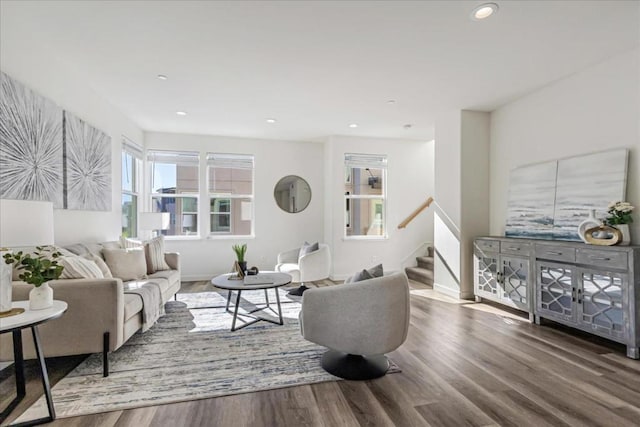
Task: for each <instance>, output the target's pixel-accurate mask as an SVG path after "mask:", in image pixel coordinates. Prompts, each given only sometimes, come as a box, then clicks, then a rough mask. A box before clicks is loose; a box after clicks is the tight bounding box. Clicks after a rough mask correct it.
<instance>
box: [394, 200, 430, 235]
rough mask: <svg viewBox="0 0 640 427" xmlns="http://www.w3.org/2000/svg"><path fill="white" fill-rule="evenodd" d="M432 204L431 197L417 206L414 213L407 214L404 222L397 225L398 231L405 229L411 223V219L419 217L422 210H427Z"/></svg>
mask: <svg viewBox="0 0 640 427" xmlns="http://www.w3.org/2000/svg"><path fill="white" fill-rule="evenodd" d="M432 202H433V197H429V198H428V199H427V200H425V201H424V203H423V204H421V205H420V206H418V207H417V208H416V210H415V211H413V212H411V214H409V216H408V217H406V218H405V219H404V221H402V222H401V223H400V224H398V229H401V228H406V226H407V225H408V224H409V223H410V222H411V221H413V219H414V218H415V217H417V216H418V215H420V212H422V211H423V210H425V209H427V208H428V207H429V205H430V204H431V203H432Z"/></svg>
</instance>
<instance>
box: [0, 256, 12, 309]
mask: <svg viewBox="0 0 640 427" xmlns="http://www.w3.org/2000/svg"><path fill="white" fill-rule="evenodd" d="M8 253H10V252H9V251H0V313H5V312H7V311H11V292H12V291H13V286H12V285H11V275H12V273H13V264H7V263H5V262H4V258H3V256H4V254H8Z"/></svg>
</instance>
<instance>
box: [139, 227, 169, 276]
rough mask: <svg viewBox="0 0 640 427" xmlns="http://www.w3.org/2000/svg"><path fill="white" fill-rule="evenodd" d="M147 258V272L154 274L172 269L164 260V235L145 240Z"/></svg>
mask: <svg viewBox="0 0 640 427" xmlns="http://www.w3.org/2000/svg"><path fill="white" fill-rule="evenodd" d="M144 252H145V258H146V260H147V274H153V273H155V272H156V271H161V270H171V267H169V266H168V265H167V262H166V261H165V260H164V236H163V235H160V236H158V237H154V238H153V239H151V240H149V241H148V242H145V244H144Z"/></svg>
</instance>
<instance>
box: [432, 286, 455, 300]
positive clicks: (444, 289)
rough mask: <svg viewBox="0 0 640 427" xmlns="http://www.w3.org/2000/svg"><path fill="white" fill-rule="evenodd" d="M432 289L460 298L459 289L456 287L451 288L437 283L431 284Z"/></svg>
mask: <svg viewBox="0 0 640 427" xmlns="http://www.w3.org/2000/svg"><path fill="white" fill-rule="evenodd" d="M433 290H434V291H436V292H440V293H441V294H445V295H447V296H450V297H452V298H455V299H462V298H461V295H460V291H458V290H456V289H451V288H448V287H446V286H442V285H439V284H437V283H434V284H433Z"/></svg>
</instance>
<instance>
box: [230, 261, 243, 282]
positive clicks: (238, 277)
mask: <svg viewBox="0 0 640 427" xmlns="http://www.w3.org/2000/svg"><path fill="white" fill-rule="evenodd" d="M231 272H232V273H236V274H235V276H234V275H231V276H229V280H242V279H244V271H242V268H240V264H239V263H238V261H235V262H234V263H233V267H231Z"/></svg>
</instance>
